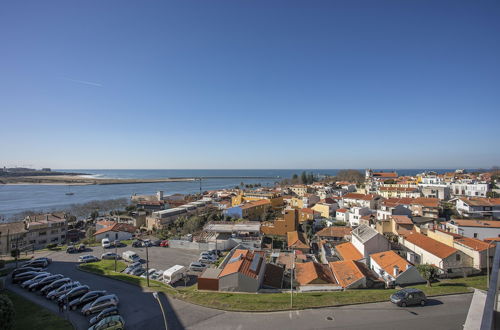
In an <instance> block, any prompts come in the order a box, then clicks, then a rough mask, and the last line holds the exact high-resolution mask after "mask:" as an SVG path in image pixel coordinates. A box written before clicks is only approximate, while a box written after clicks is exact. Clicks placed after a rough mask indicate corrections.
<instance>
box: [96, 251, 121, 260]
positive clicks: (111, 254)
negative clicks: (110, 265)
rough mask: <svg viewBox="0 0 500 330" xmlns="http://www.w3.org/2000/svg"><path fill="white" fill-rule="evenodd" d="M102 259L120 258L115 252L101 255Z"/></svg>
mask: <svg viewBox="0 0 500 330" xmlns="http://www.w3.org/2000/svg"><path fill="white" fill-rule="evenodd" d="M101 259H103V260H115V259H116V260H118V259H120V256H119V255H118V254H116V253H114V252H106V253H103V254H102V255H101Z"/></svg>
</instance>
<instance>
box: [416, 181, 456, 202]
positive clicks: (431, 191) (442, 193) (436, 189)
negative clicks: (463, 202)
mask: <svg viewBox="0 0 500 330" xmlns="http://www.w3.org/2000/svg"><path fill="white" fill-rule="evenodd" d="M421 191H422V196H423V197H426V198H437V199H440V200H448V199H450V196H451V189H450V187H449V186H447V185H444V184H442V185H426V186H422V187H421Z"/></svg>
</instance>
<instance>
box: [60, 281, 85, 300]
mask: <svg viewBox="0 0 500 330" xmlns="http://www.w3.org/2000/svg"><path fill="white" fill-rule="evenodd" d="M89 290H90V288H89V286H88V285H80V286H77V287H76V288H73V289H71V290H70V291H69V292H67V293H65V294H63V295H61V296H60V297H59V299H58V301H64V302H69V301H71V300H73V299H75V298H78V297H81V296H83V295H84V294H86V293H87V292H89Z"/></svg>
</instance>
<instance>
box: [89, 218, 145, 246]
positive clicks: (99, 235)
mask: <svg viewBox="0 0 500 330" xmlns="http://www.w3.org/2000/svg"><path fill="white" fill-rule="evenodd" d="M136 230H137V228H136V227H134V226H132V225H129V224H126V223H118V222H115V223H114V224H113V225H111V226H108V227H104V228H101V229H99V230H98V231H96V232H95V233H94V237H95V239H96V241H98V242H100V241H101V240H102V239H104V238H108V239H109V240H110V241H115V240H118V241H124V240H129V239H131V238H132V237H133V235H134V233H135V231H136Z"/></svg>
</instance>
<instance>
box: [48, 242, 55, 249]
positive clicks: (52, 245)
mask: <svg viewBox="0 0 500 330" xmlns="http://www.w3.org/2000/svg"><path fill="white" fill-rule="evenodd" d="M55 247H57V243H50V244H47V249H53V248H55Z"/></svg>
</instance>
